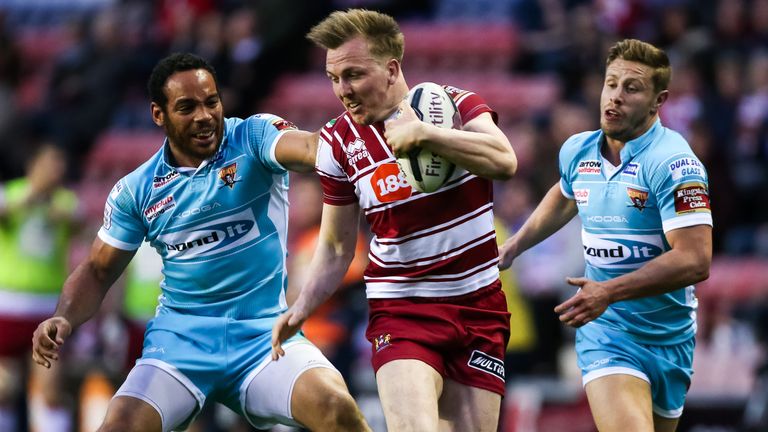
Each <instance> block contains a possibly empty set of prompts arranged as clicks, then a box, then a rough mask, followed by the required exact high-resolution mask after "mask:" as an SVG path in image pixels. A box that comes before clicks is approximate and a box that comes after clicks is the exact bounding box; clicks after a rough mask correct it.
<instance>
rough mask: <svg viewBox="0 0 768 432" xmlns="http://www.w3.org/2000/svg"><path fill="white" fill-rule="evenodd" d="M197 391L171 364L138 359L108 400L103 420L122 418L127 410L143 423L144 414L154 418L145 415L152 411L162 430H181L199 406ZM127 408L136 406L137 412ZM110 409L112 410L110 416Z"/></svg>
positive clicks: (201, 403)
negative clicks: (109, 400) (108, 406)
mask: <svg viewBox="0 0 768 432" xmlns="http://www.w3.org/2000/svg"><path fill="white" fill-rule="evenodd" d="M198 392H199V391H198V390H196V389H195V388H194V385H193V384H192V383H191V381H189V379H188V378H186V377H185V376H184V375H182V374H181V373H179V372H178V370H176V369H175V368H173V366H170V365H167V364H163V363H161V362H158V361H147V360H140V361H139V363H138V364H137V365H136V366H134V368H133V369H131V372H130V373H129V374H128V377H127V378H126V379H125V382H123V385H122V386H120V388H119V389H118V390H117V392H116V393H115V397H114V398H113V399H112V402H110V408H109V411H108V412H107V420H108V421H113V420H114V421H119V420H120V419H121V418H126V417H123V416H124V415H126V414H125V413H126V412H127V413H128V414H130V415H131V416H133V415H136V416H138V418H137V421H140V422H142V423H141V424H144V423H143V422H145V421H149V420H147V418H148V417H153V418H154V416H151V415H150V414H149V412H154V413H155V414H156V415H157V420H158V422H159V423H158V424H159V425H161V426H162V430H163V431H169V430H173V429H176V428H180V429H183V428H185V427H186V426H187V425H189V423H190V422H191V421H192V420H193V419H194V417H195V415H197V413H198V412H199V411H200V409H201V407H202V406H203V400H202V399H200V398H199V397H197V396H196V393H198ZM140 402H141V403H140ZM113 405H115V406H114V407H113ZM130 408H136V409H137V410H138V411H137V412H136V413H135V414H134V413H133V412H132V411H130ZM112 411H114V413H113V416H112V417H110V412H112ZM127 418H132V417H127ZM152 424H154V422H152ZM136 430H142V429H136ZM147 430H160V429H154V428H153V429H147Z"/></svg>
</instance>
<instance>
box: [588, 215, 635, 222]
mask: <svg viewBox="0 0 768 432" xmlns="http://www.w3.org/2000/svg"><path fill="white" fill-rule="evenodd" d="M587 222H594V223H629V221H628V220H627V218H625V217H624V216H621V215H612V216H611V215H607V216H600V215H594V216H587Z"/></svg>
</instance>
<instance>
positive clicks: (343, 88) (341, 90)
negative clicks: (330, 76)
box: [336, 79, 353, 98]
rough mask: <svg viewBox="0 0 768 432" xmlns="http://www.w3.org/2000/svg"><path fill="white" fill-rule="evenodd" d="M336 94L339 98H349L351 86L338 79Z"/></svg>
mask: <svg viewBox="0 0 768 432" xmlns="http://www.w3.org/2000/svg"><path fill="white" fill-rule="evenodd" d="M336 87H337V91H338V94H339V96H340V97H341V98H345V97H349V96H350V95H352V93H353V91H352V85H351V84H350V83H349V81H348V80H345V79H340V80H339V83H338V84H336Z"/></svg>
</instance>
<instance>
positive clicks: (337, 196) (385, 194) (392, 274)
mask: <svg viewBox="0 0 768 432" xmlns="http://www.w3.org/2000/svg"><path fill="white" fill-rule="evenodd" d="M445 88H446V90H447V91H448V93H449V94H450V95H451V96H452V97H453V99H454V101H455V102H456V105H457V107H458V108H459V112H460V115H461V120H462V123H463V124H466V123H467V122H469V121H470V120H472V119H473V118H475V117H477V116H478V115H480V114H482V113H485V112H488V113H490V114H491V115H492V116H493V118H494V121H496V113H495V112H493V111H492V110H491V108H490V107H489V106H488V105H487V104H486V102H485V101H484V100H483V98H481V97H480V96H478V95H477V94H475V93H472V92H469V91H465V90H460V89H456V88H454V87H449V86H445ZM320 135H321V137H320V148H319V150H318V156H317V162H316V167H315V168H316V171H317V172H318V174H319V175H320V181H321V184H322V186H323V200H324V202H325V203H326V204H330V205H348V204H353V203H358V204H359V205H360V208H361V210H362V212H363V214H365V217H366V219H367V221H368V224H369V225H370V227H371V231H372V232H373V239H372V240H371V244H370V253H369V258H370V263H369V264H368V267H367V268H366V270H365V282H366V292H367V296H368V298H400V297H449V296H457V295H462V294H466V293H470V292H472V291H475V290H477V289H480V288H482V287H485V286H487V285H489V284H491V283H493V282H494V281H495V280H496V279H497V278H498V277H499V271H498V268H497V267H496V266H497V263H498V255H499V254H498V248H497V246H496V232H495V230H494V225H493V184H492V182H491V181H490V180H488V179H484V178H481V177H478V176H476V175H474V174H471V173H469V172H467V171H466V170H464V169H462V168H460V167H458V166H457V167H456V169H455V171H454V173H453V175H452V176H451V178H450V179H449V180H448V181H447V182H446V184H445V185H443V187H442V188H440V189H439V190H437V191H436V192H433V193H421V192H418V191H416V190H415V189H413V188H411V186H410V185H409V184H408V183H407V182H406V181H405V179H404V178H403V176H402V174H400V170H399V169H398V167H397V163H396V160H395V157H394V154H393V153H392V149H391V148H390V146H389V145H388V144H387V143H386V141H385V139H384V123H383V122H378V123H375V124H373V125H369V126H362V125H358V124H356V123H354V122H353V121H352V119H351V117H350V116H349V115H348V114H347V113H346V112H344V114H342V115H340V116H339V117H337V118H336V119H334V120H331V121H330V122H328V123H327V124H326V125H325V126H324V127H323V129H322V130H321V134H320Z"/></svg>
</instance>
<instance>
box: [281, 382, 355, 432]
mask: <svg viewBox="0 0 768 432" xmlns="http://www.w3.org/2000/svg"><path fill="white" fill-rule="evenodd" d="M291 412H292V413H293V418H294V419H295V420H296V421H298V422H299V423H301V424H303V425H304V426H306V427H307V428H308V429H310V430H313V431H330V430H333V431H369V430H370V428H368V425H367V424H366V422H365V418H364V417H363V413H361V412H360V408H358V407H357V404H356V403H355V400H354V399H352V395H350V394H349V390H348V389H347V386H346V384H344V379H343V378H342V377H341V375H340V374H339V373H338V372H336V371H334V370H331V369H328V368H313V369H309V370H307V371H306V372H304V373H302V374H301V375H299V378H298V379H297V380H296V384H294V386H293V393H292V395H291Z"/></svg>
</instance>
